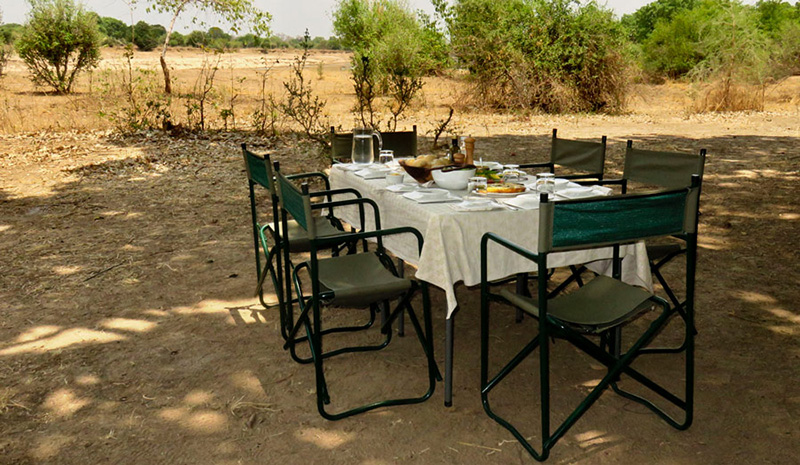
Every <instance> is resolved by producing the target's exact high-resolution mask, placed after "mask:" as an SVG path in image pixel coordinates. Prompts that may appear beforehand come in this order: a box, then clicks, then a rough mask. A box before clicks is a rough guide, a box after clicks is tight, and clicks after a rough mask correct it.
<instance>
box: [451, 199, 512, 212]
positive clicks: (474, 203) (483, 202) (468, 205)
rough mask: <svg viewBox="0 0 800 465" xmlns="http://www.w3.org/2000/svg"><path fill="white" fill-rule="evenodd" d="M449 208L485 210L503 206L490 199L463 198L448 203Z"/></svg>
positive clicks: (460, 210) (474, 210)
mask: <svg viewBox="0 0 800 465" xmlns="http://www.w3.org/2000/svg"><path fill="white" fill-rule="evenodd" d="M450 208H452V209H453V210H455V211H457V212H485V211H490V210H496V209H498V208H503V207H501V206H500V205H498V204H497V203H496V202H492V201H491V200H488V199H479V200H464V201H462V202H459V203H456V204H453V205H450Z"/></svg>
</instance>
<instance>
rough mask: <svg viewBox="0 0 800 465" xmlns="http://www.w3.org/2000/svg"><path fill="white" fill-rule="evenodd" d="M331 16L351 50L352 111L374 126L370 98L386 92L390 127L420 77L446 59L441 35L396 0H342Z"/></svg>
mask: <svg viewBox="0 0 800 465" xmlns="http://www.w3.org/2000/svg"><path fill="white" fill-rule="evenodd" d="M333 18H334V20H333V26H334V30H335V31H336V34H337V36H338V37H339V38H340V39H341V44H342V46H344V47H345V48H349V49H351V50H353V59H352V60H353V83H354V88H355V91H356V100H357V102H356V107H355V110H356V112H357V113H359V117H360V118H361V121H362V123H363V124H365V125H366V124H369V125H371V126H377V124H378V123H377V122H376V120H375V113H374V112H375V106H374V105H373V100H374V98H375V97H376V96H377V95H378V94H381V93H385V94H387V95H388V96H389V97H390V99H391V101H390V102H389V104H388V110H389V111H390V112H391V114H392V116H391V118H390V119H389V122H388V126H389V129H390V130H393V129H395V128H396V125H397V119H398V118H399V116H400V115H401V114H402V113H403V111H405V110H406V109H407V108H408V106H409V105H410V104H411V101H412V100H413V99H414V97H415V96H416V94H417V92H418V91H419V90H420V89H422V86H423V80H422V78H423V76H424V75H426V74H428V73H431V72H433V71H435V70H438V69H441V68H442V66H443V64H444V63H445V62H446V58H447V54H446V52H445V51H444V50H446V47H445V45H444V43H445V42H444V35H443V34H441V33H438V35H437V32H438V31H436V29H435V26H432V22H431V21H430V19H429V18H428V17H427V16H425V15H421V14H420V15H416V14H414V13H412V12H411V11H409V10H408V7H407V4H405V3H403V2H400V1H398V0H340V1H339V3H338V4H337V6H336V9H335V11H334V13H333ZM365 112H367V113H365Z"/></svg>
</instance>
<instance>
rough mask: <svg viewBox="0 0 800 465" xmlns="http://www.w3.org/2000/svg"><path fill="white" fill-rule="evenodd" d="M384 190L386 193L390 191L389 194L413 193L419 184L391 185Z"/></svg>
mask: <svg viewBox="0 0 800 465" xmlns="http://www.w3.org/2000/svg"><path fill="white" fill-rule="evenodd" d="M384 189H386V190H387V191H390V192H413V191H415V190H417V189H419V184H417V183H414V184H408V183H403V184H392V185H390V186H386V187H385V188H384Z"/></svg>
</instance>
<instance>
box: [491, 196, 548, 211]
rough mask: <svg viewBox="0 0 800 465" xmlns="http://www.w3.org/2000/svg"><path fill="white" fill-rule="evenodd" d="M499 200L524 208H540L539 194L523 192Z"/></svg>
mask: <svg viewBox="0 0 800 465" xmlns="http://www.w3.org/2000/svg"><path fill="white" fill-rule="evenodd" d="M498 202H502V203H504V204H506V205H511V206H512V207H517V208H520V209H522V210H536V209H537V208H539V194H523V195H518V196H516V197H512V198H510V199H498Z"/></svg>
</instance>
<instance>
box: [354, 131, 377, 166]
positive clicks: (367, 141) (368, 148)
mask: <svg viewBox="0 0 800 465" xmlns="http://www.w3.org/2000/svg"><path fill="white" fill-rule="evenodd" d="M374 159H375V154H374V153H373V147H372V134H354V135H353V163H358V164H369V163H372V161H373V160H374Z"/></svg>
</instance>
